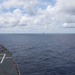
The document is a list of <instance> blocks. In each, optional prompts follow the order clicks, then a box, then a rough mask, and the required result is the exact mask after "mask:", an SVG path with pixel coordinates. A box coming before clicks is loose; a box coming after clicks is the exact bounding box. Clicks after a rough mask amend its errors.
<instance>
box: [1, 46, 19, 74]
mask: <svg viewBox="0 0 75 75" xmlns="http://www.w3.org/2000/svg"><path fill="white" fill-rule="evenodd" d="M0 75H20V73H19V69H18V66H17V64H16V63H15V61H14V59H13V57H12V54H11V53H10V52H9V51H8V50H7V49H5V48H4V47H3V46H0Z"/></svg>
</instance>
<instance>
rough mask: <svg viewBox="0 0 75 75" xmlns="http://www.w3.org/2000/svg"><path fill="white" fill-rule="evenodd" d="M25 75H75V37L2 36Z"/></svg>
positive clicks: (56, 35) (0, 38) (69, 35)
mask: <svg viewBox="0 0 75 75" xmlns="http://www.w3.org/2000/svg"><path fill="white" fill-rule="evenodd" d="M0 44H2V45H4V46H5V47H6V48H7V49H8V50H9V51H10V52H11V53H12V55H13V58H14V59H15V60H16V62H17V64H18V66H19V69H20V72H21V75H75V35H74V34H0Z"/></svg>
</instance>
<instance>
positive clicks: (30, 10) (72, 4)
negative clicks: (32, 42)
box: [0, 0, 75, 32]
mask: <svg viewBox="0 0 75 75" xmlns="http://www.w3.org/2000/svg"><path fill="white" fill-rule="evenodd" d="M43 1H44V0H41V3H40V2H39V0H2V1H1V2H0V31H1V32H5V31H7V32H9V31H10V32H17V31H19V32H43V31H45V32H53V31H54V32H56V31H59V30H61V29H63V28H64V29H66V28H75V0H56V1H55V2H54V3H51V1H49V0H47V2H46V1H44V2H43ZM45 2H46V6H45V8H44V9H43V6H42V5H43V3H44V4H45ZM49 2H50V4H49ZM39 3H40V6H38V5H39ZM47 3H48V4H47ZM3 29H5V30H3ZM11 29H12V30H11ZM64 29H63V30H64ZM63 30H62V31H63ZM62 31H61V32H62Z"/></svg>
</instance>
